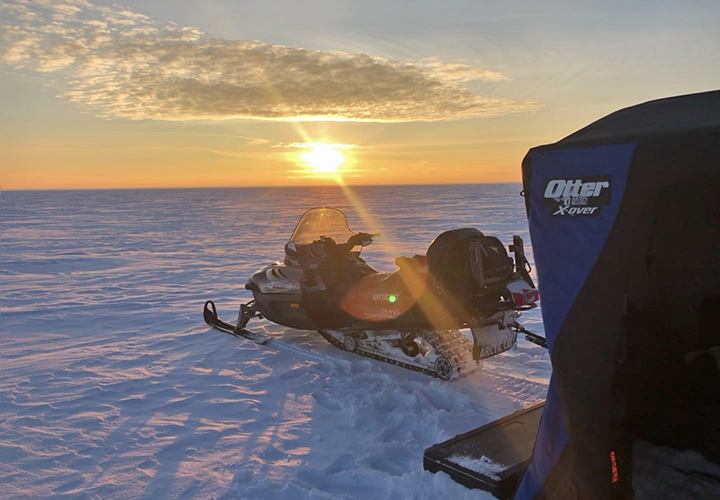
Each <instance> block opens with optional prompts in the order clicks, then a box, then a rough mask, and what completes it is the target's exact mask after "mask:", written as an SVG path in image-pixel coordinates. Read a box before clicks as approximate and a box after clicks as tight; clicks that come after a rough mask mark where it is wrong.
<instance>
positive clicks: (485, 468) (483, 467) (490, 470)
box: [447, 455, 507, 481]
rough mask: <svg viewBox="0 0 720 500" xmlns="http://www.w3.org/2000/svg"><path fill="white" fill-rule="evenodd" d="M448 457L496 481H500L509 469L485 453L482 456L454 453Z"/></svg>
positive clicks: (451, 460) (453, 461)
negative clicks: (501, 476) (501, 475)
mask: <svg viewBox="0 0 720 500" xmlns="http://www.w3.org/2000/svg"><path fill="white" fill-rule="evenodd" d="M447 459H448V461H450V462H452V463H454V464H458V465H459V466H461V467H465V468H466V469H467V470H471V471H475V472H479V473H481V474H483V475H485V476H487V477H489V478H491V479H494V480H495V481H500V474H502V473H503V472H505V471H506V470H507V466H506V465H503V464H499V463H496V462H493V461H492V460H490V459H489V458H488V457H486V456H485V455H483V456H482V457H480V458H474V457H467V456H465V455H452V456H449V457H448V458H447Z"/></svg>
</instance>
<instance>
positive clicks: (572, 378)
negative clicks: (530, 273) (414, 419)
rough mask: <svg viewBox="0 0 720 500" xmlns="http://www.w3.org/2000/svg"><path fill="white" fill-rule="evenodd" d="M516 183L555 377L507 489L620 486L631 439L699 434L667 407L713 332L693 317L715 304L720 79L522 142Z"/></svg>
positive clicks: (539, 492) (525, 495)
mask: <svg viewBox="0 0 720 500" xmlns="http://www.w3.org/2000/svg"><path fill="white" fill-rule="evenodd" d="M523 187H524V192H525V197H526V207H527V212H528V218H529V226H530V235H531V239H532V245H533V251H534V255H535V265H536V269H537V275H538V282H539V288H540V293H541V297H542V313H543V322H544V326H545V333H546V336H547V341H548V347H549V350H550V355H551V359H552V364H553V376H552V379H551V382H550V387H549V391H548V396H547V403H546V406H545V412H544V415H543V418H542V422H541V424H540V430H539V433H538V436H537V440H536V443H535V448H534V454H533V458H532V461H531V463H530V465H529V467H528V469H527V471H526V472H525V475H524V476H523V479H522V481H521V483H520V485H519V486H518V489H517V490H516V493H515V498H516V499H530V498H612V497H625V496H629V495H631V494H632V489H631V482H632V448H633V447H632V442H633V440H634V439H639V438H642V439H649V440H656V441H658V440H659V441H662V439H666V442H661V443H660V444H667V445H671V446H672V445H676V446H679V447H688V446H690V447H693V446H696V445H697V447H699V448H700V447H702V442H703V440H702V439H696V440H695V441H692V439H690V437H689V436H687V435H685V436H683V435H682V431H678V429H680V428H683V425H681V424H686V425H690V426H693V425H695V426H696V425H697V422H690V421H689V420H688V419H689V418H690V417H687V416H685V417H682V416H679V415H681V414H682V415H687V414H688V412H687V411H685V412H681V411H677V412H676V411H674V410H673V408H675V407H679V406H683V405H684V406H685V407H687V404H689V403H688V402H687V401H683V400H682V397H685V396H682V394H683V388H684V389H687V384H694V383H695V379H693V378H692V376H691V375H688V373H687V370H685V367H684V365H683V361H682V360H683V359H687V354H688V353H691V352H696V351H697V350H702V349H704V348H706V347H708V346H712V345H716V346H717V345H720V338H718V334H717V330H718V329H717V328H715V330H713V329H708V328H704V326H703V325H705V324H706V323H707V321H708V317H707V315H708V314H709V313H708V311H710V310H712V309H713V307H714V305H717V304H720V302H718V297H720V264H718V262H720V258H718V256H719V255H720V251H719V250H718V249H720V91H713V92H705V93H700V94H692V95H686V96H679V97H673V98H668V99H661V100H657V101H651V102H648V103H644V104H640V105H637V106H634V107H631V108H627V109H623V110H620V111H618V112H615V113H613V114H611V115H609V116H607V117H605V118H602V119H600V120H599V121H597V122H595V123H593V124H591V125H589V126H587V127H585V128H583V129H582V130H580V131H578V132H576V133H574V134H572V135H570V136H568V137H566V138H565V139H563V140H561V141H559V142H557V143H555V144H551V145H547V146H540V147H536V148H533V149H531V150H530V151H529V152H528V154H527V156H526V157H525V159H524V161H523ZM703 311H705V312H703ZM709 331H714V332H715V333H708V332H709ZM683 356H685V357H684V358H683ZM668 367H671V368H670V369H669V368H668ZM668 370H669V373H668ZM673 370H675V371H673ZM684 370H685V371H684ZM678 380H681V381H682V383H680V382H678ZM678 384H679V385H678ZM683 384H684V385H683ZM696 385H697V384H696ZM715 387H717V384H716V385H715ZM685 392H687V391H685ZM706 396H707V395H706ZM703 397H704V400H705V401H708V400H709V401H713V400H712V397H715V396H712V397H709V396H708V397H709V399H708V397H705V396H703ZM703 397H701V398H698V399H699V400H703ZM717 400H718V401H720V399H717ZM702 411H703V410H702V409H698V410H697V411H696V412H695V413H693V414H699V413H702ZM682 418H685V419H686V420H685V421H682V422H681V421H680V420H682ZM678 419H680V420H678ZM708 432H713V431H712V429H711V430H709V431H708ZM674 434H676V435H674ZM677 434H679V435H677ZM658 436H665V438H658V439H655V438H657V437H658ZM667 436H670V437H669V438H668V437H667ZM668 441H669V442H668ZM716 442H718V441H716ZM702 451H703V452H705V453H706V456H707V455H708V454H710V455H712V453H714V452H716V451H717V450H702Z"/></svg>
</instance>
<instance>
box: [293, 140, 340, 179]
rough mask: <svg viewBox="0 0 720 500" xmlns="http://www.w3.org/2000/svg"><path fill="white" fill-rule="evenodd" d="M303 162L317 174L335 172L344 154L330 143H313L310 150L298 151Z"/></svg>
mask: <svg viewBox="0 0 720 500" xmlns="http://www.w3.org/2000/svg"><path fill="white" fill-rule="evenodd" d="M300 158H301V159H302V161H303V164H304V165H305V166H307V167H309V168H310V169H311V170H312V171H313V172H314V173H318V174H337V173H338V171H339V169H340V166H341V165H342V164H343V163H345V156H344V155H343V154H342V153H341V152H340V151H338V150H337V149H336V148H335V147H333V146H332V145H331V144H314V145H313V146H312V149H311V150H310V151H307V152H305V153H300Z"/></svg>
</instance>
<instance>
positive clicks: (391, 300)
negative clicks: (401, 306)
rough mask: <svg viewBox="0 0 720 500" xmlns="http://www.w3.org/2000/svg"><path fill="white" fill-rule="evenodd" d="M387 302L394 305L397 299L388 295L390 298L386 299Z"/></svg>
mask: <svg viewBox="0 0 720 500" xmlns="http://www.w3.org/2000/svg"><path fill="white" fill-rule="evenodd" d="M388 300H389V301H390V303H391V304H394V303H395V301H396V300H397V297H396V296H394V295H390V296H389V297H388Z"/></svg>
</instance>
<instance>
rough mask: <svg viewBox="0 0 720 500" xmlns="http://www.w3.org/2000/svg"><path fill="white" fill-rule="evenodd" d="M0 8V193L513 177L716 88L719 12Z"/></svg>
mask: <svg viewBox="0 0 720 500" xmlns="http://www.w3.org/2000/svg"><path fill="white" fill-rule="evenodd" d="M0 4H1V5H2V12H1V13H0V25H1V26H2V41H0V103H2V104H1V106H0V189H76V188H80V189H85V188H135V187H206V186H275V185H278V186H287V185H290V186H292V185H317V184H335V183H337V182H340V183H344V184H427V183H433V184H434V183H469V182H473V183H474V182H516V181H519V180H520V164H521V161H522V158H523V156H524V155H525V153H526V152H527V150H528V149H529V148H531V147H533V146H536V145H540V144H546V143H551V142H555V141H558V140H560V139H562V138H563V137H564V136H566V135H568V134H570V133H572V132H573V131H575V130H577V129H578V128H581V127H583V126H585V125H587V124H588V123H590V122H592V121H594V120H596V119H598V118H601V117H602V116H604V115H606V114H608V113H611V112H613V111H615V110H617V109H619V108H623V107H626V106H630V105H633V104H637V103H640V102H644V101H647V100H651V99H656V98H661V97H667V96H672V95H678V94H687V93H692V92H699V91H705V90H714V89H717V88H719V85H718V82H720V51H718V47H720V30H717V26H720V3H718V2H717V1H682V2H679V1H677V2H669V1H662V0H654V1H626V2H619V1H608V0H604V1H594V2H590V1H572V2H553V1H544V2H537V1H535V0H522V1H503V2H497V1H486V0H463V1H460V0H444V1H425V0H412V1H405V0H396V1H392V2H389V1H376V0H364V1H362V2H361V1H350V0H333V1H329V0H328V1H305V2H297V1H294V0H279V1H271V0H263V1H259V0H257V1H255V0H253V1H237V0H202V1H200V0H153V1H152V2H148V1H146V0H143V1H140V0H126V1H124V2H122V4H121V5H118V4H117V3H115V2H112V1H106V0H94V1H92V2H90V1H85V0H0Z"/></svg>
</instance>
